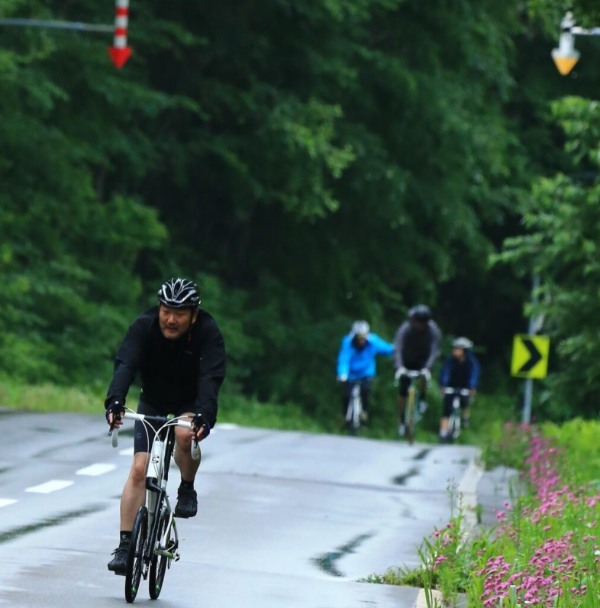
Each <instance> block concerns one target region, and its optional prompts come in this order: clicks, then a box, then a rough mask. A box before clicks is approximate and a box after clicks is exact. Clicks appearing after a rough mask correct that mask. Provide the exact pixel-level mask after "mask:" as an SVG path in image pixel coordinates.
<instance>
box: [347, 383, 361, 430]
mask: <svg viewBox="0 0 600 608" xmlns="http://www.w3.org/2000/svg"><path fill="white" fill-rule="evenodd" d="M348 382H349V384H352V388H351V389H350V399H349V400H348V407H347V408H346V427H347V429H348V433H350V435H358V429H359V428H360V424H361V422H362V419H363V417H364V410H363V403H362V396H361V394H360V387H361V385H360V381H354V382H352V381H348Z"/></svg>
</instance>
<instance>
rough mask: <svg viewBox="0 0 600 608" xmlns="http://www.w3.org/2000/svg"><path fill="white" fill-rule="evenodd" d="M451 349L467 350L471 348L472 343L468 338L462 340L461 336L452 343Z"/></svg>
mask: <svg viewBox="0 0 600 608" xmlns="http://www.w3.org/2000/svg"><path fill="white" fill-rule="evenodd" d="M452 348H463V349H465V350H466V349H468V348H473V342H471V340H469V338H464V337H462V336H461V337H460V338H456V340H454V342H452Z"/></svg>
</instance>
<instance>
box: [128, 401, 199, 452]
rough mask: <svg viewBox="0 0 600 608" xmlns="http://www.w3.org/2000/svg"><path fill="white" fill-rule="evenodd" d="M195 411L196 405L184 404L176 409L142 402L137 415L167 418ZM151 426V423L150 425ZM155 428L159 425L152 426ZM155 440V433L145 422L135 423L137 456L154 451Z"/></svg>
mask: <svg viewBox="0 0 600 608" xmlns="http://www.w3.org/2000/svg"><path fill="white" fill-rule="evenodd" d="M193 411H194V404H193V403H189V404H184V405H181V406H179V407H175V408H169V409H164V408H159V407H154V406H152V405H149V404H148V403H146V402H145V401H141V400H140V402H139V403H138V407H137V413H138V414H144V415H146V416H167V415H169V414H173V416H181V415H182V414H187V413H190V412H193ZM148 424H151V423H148ZM152 426H153V428H158V426H157V425H152ZM153 440H154V433H153V432H152V430H151V429H149V428H147V427H146V425H145V424H144V423H143V422H140V421H139V420H136V421H135V426H134V430H133V452H134V454H137V453H138V452H149V451H150V450H151V449H152V442H153Z"/></svg>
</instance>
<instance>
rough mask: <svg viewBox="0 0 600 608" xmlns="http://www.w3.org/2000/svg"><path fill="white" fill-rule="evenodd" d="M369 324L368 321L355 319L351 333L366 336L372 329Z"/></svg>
mask: <svg viewBox="0 0 600 608" xmlns="http://www.w3.org/2000/svg"><path fill="white" fill-rule="evenodd" d="M370 329H371V328H370V327H369V324H368V323H367V322H366V321H354V323H352V329H351V330H350V333H351V334H352V335H353V336H366V335H367V334H368V333H369V331H370Z"/></svg>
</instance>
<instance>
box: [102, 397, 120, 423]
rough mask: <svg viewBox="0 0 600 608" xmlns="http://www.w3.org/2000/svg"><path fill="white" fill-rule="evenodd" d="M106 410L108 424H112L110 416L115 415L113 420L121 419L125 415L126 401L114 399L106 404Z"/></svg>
mask: <svg viewBox="0 0 600 608" xmlns="http://www.w3.org/2000/svg"><path fill="white" fill-rule="evenodd" d="M104 407H105V408H106V422H108V423H109V424H110V420H109V419H108V417H109V415H110V414H112V415H113V420H115V419H117V418H121V416H123V414H124V413H125V400H122V401H121V400H119V399H113V400H111V401H109V402H107V403H105V404H104Z"/></svg>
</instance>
